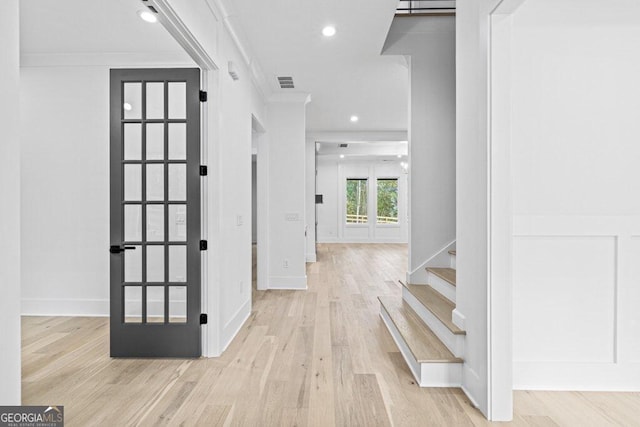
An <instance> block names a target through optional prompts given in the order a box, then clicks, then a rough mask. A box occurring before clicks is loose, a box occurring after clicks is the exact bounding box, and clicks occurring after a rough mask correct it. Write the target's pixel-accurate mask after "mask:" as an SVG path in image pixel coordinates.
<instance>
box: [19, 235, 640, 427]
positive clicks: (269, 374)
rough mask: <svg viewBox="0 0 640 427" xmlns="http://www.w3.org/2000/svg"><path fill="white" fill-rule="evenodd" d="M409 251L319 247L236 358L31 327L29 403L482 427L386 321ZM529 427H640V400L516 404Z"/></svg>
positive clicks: (258, 298) (97, 410)
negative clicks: (134, 352)
mask: <svg viewBox="0 0 640 427" xmlns="http://www.w3.org/2000/svg"><path fill="white" fill-rule="evenodd" d="M406 256H407V249H406V245H354V244H349V245H339V244H332V245H319V252H318V262H317V263H315V264H309V266H308V270H307V273H308V278H309V290H308V291H306V292H304V291H268V292H258V291H255V290H254V294H253V297H254V305H253V313H252V315H251V317H250V319H249V320H248V321H247V323H246V324H245V325H244V327H243V328H242V330H241V332H240V333H239V335H238V336H237V337H236V339H235V340H234V341H233V343H232V344H231V346H230V347H229V348H228V350H227V351H226V352H225V353H224V354H223V356H222V357H220V358H217V359H199V360H168V359H157V360H136V359H110V358H109V356H108V354H109V349H108V333H109V330H108V322H107V319H105V318H68V317H48V318H47V317H25V318H23V332H22V349H23V356H22V359H23V372H22V378H23V383H22V384H23V403H24V404H43V405H48V404H60V405H64V406H65V415H66V421H67V425H68V426H89V425H103V426H125V425H145V426H155V425H185V426H195V425H198V426H217V425H220V426H222V425H229V426H236V425H237V426H293V425H296V426H334V425H337V426H367V427H369V426H389V425H395V426H474V425H477V426H481V425H489V423H488V422H486V420H485V419H484V418H483V417H482V415H481V414H480V413H479V412H478V411H477V410H475V409H474V408H473V407H472V406H471V405H470V403H469V401H468V399H467V398H466V397H465V395H464V394H463V393H462V392H461V391H460V390H458V389H421V388H419V387H418V386H416V384H415V382H414V380H413V377H412V376H411V374H410V372H409V370H408V368H407V366H406V364H405V362H404V360H403V359H402V356H401V355H400V353H399V352H398V350H397V348H396V347H395V345H394V343H393V341H392V338H391V336H390V335H389V333H388V332H387V330H386V329H385V327H384V325H383V324H382V321H381V320H380V318H379V305H378V300H377V298H376V297H378V296H385V295H386V296H395V297H397V298H400V294H401V289H400V284H399V283H398V282H397V280H398V279H401V278H403V277H404V274H405V266H406ZM512 424H513V425H519V426H555V425H561V426H608V425H622V426H633V425H640V394H638V393H577V392H564V393H558V392H555V393H552V392H516V393H515V418H514V422H513V423H512Z"/></svg>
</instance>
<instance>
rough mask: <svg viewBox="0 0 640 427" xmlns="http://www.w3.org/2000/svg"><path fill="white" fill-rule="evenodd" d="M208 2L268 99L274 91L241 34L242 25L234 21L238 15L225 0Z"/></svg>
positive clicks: (209, 0)
mask: <svg viewBox="0 0 640 427" xmlns="http://www.w3.org/2000/svg"><path fill="white" fill-rule="evenodd" d="M206 3H207V5H208V6H209V9H210V10H211V13H212V14H213V15H214V16H216V18H217V19H218V20H219V21H222V23H223V25H224V28H225V29H226V30H227V32H228V33H229V36H230V37H231V40H232V41H233V44H234V45H235V46H236V48H237V49H238V52H239V53H240V56H241V57H242V59H243V60H244V63H245V65H246V66H247V68H248V69H249V73H250V74H251V80H252V82H253V84H254V85H255V87H256V88H257V89H258V91H259V92H260V94H261V95H262V97H263V99H265V100H268V99H269V98H270V97H271V96H272V93H273V91H272V90H271V88H270V87H269V84H268V83H267V79H266V77H265V74H264V72H263V71H262V67H261V66H260V63H259V61H258V60H257V59H256V58H255V55H254V54H253V52H252V51H251V49H250V48H249V43H248V42H247V41H246V40H243V38H242V36H241V35H240V34H241V31H239V28H241V27H240V25H239V24H237V23H234V17H235V16H237V15H235V14H234V13H233V10H232V8H230V7H229V6H228V5H227V4H226V3H225V1H224V0H206Z"/></svg>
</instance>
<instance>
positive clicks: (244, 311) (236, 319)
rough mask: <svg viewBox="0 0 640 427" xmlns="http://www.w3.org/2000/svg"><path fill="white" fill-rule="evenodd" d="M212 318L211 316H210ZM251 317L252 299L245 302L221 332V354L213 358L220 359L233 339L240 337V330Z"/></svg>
mask: <svg viewBox="0 0 640 427" xmlns="http://www.w3.org/2000/svg"><path fill="white" fill-rule="evenodd" d="M210 316H211V314H210ZM249 316H251V299H248V300H247V301H245V303H244V304H242V306H241V307H240V308H239V309H238V310H237V311H236V312H235V314H234V315H233V316H231V319H229V320H228V321H227V322H226V323H225V325H224V328H222V331H221V334H220V335H221V339H220V341H221V345H220V352H219V353H218V354H214V355H212V357H218V356H220V355H221V354H222V353H224V351H225V350H226V349H227V347H229V345H230V344H231V342H232V341H233V339H234V338H235V337H236V335H238V332H240V329H242V327H243V326H244V324H245V322H246V321H247V319H249Z"/></svg>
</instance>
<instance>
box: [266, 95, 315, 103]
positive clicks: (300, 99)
mask: <svg viewBox="0 0 640 427" xmlns="http://www.w3.org/2000/svg"><path fill="white" fill-rule="evenodd" d="M283 102H290V103H296V102H297V103H302V104H304V105H307V104H308V103H309V102H311V94H310V93H306V92H294V93H275V94H273V95H271V96H270V97H269V103H283Z"/></svg>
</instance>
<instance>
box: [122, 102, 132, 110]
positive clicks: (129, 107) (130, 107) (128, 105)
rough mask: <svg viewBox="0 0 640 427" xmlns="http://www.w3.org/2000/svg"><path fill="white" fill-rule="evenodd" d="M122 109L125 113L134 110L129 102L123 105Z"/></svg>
mask: <svg viewBox="0 0 640 427" xmlns="http://www.w3.org/2000/svg"><path fill="white" fill-rule="evenodd" d="M122 108H124V109H125V111H131V109H133V107H132V106H131V104H129V103H128V102H125V103H124V104H122Z"/></svg>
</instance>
